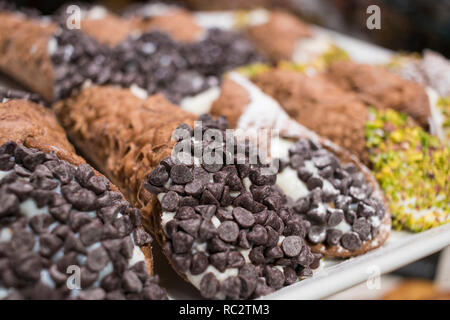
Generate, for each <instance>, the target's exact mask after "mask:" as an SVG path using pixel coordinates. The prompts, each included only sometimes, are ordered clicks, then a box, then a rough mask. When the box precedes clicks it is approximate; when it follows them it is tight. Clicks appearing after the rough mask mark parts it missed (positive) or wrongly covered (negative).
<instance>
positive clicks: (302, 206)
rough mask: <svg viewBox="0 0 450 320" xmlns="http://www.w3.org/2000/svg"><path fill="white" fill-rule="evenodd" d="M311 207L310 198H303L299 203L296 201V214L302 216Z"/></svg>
mask: <svg viewBox="0 0 450 320" xmlns="http://www.w3.org/2000/svg"><path fill="white" fill-rule="evenodd" d="M309 207H310V204H309V197H307V196H306V197H303V198H299V199H298V200H297V201H295V204H294V206H293V208H294V210H295V212H297V213H299V214H302V213H306V212H307V211H308V209H309Z"/></svg>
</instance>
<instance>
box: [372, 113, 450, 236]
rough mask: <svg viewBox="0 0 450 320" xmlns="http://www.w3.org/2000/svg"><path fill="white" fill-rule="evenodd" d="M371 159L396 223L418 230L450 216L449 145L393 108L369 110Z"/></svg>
mask: <svg viewBox="0 0 450 320" xmlns="http://www.w3.org/2000/svg"><path fill="white" fill-rule="evenodd" d="M366 136H367V146H368V148H370V161H371V165H372V168H373V171H374V173H375V176H376V177H377V180H378V182H379V183H380V185H381V187H382V188H383V191H384V193H385V195H386V197H387V199H388V201H389V205H390V208H391V211H392V213H393V221H392V224H393V226H394V227H395V228H396V229H401V228H406V229H408V230H411V231H413V232H420V231H423V230H427V229H429V228H433V227H436V226H439V225H443V224H446V223H449V222H450V162H449V159H450V147H449V146H448V145H446V144H443V143H440V141H439V140H438V138H437V137H435V136H433V135H430V134H429V133H427V132H425V130H423V129H422V128H421V127H419V126H417V125H414V123H412V122H411V119H409V118H408V117H406V116H405V115H402V114H399V113H397V112H395V111H393V110H390V109H388V110H375V109H373V110H371V121H369V122H368V123H367V126H366Z"/></svg>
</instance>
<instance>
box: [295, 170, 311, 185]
mask: <svg viewBox="0 0 450 320" xmlns="http://www.w3.org/2000/svg"><path fill="white" fill-rule="evenodd" d="M313 174H314V173H313V172H312V171H311V170H310V169H308V168H306V167H300V168H298V170H297V176H298V177H299V178H300V180H302V181H304V182H306V181H308V179H309V178H310V177H312V175H313Z"/></svg>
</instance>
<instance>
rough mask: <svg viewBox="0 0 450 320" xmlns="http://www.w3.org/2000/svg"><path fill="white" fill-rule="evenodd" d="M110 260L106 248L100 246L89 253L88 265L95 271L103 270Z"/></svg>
mask: <svg viewBox="0 0 450 320" xmlns="http://www.w3.org/2000/svg"><path fill="white" fill-rule="evenodd" d="M108 262H109V257H108V254H107V253H106V251H105V249H103V248H102V247H98V248H96V249H94V250H92V251H90V252H89V253H88V255H87V259H86V265H87V266H88V268H89V269H91V270H92V271H95V272H99V271H101V270H102V269H103V268H104V267H105V266H106V265H107V264H108Z"/></svg>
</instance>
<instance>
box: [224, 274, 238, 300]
mask: <svg viewBox="0 0 450 320" xmlns="http://www.w3.org/2000/svg"><path fill="white" fill-rule="evenodd" d="M220 291H222V292H223V293H224V294H225V296H226V297H227V298H228V299H235V300H236V299H238V298H239V296H240V294H241V280H240V279H239V277H236V276H231V277H228V278H226V279H225V280H224V281H223V282H222V283H221V285H220Z"/></svg>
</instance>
